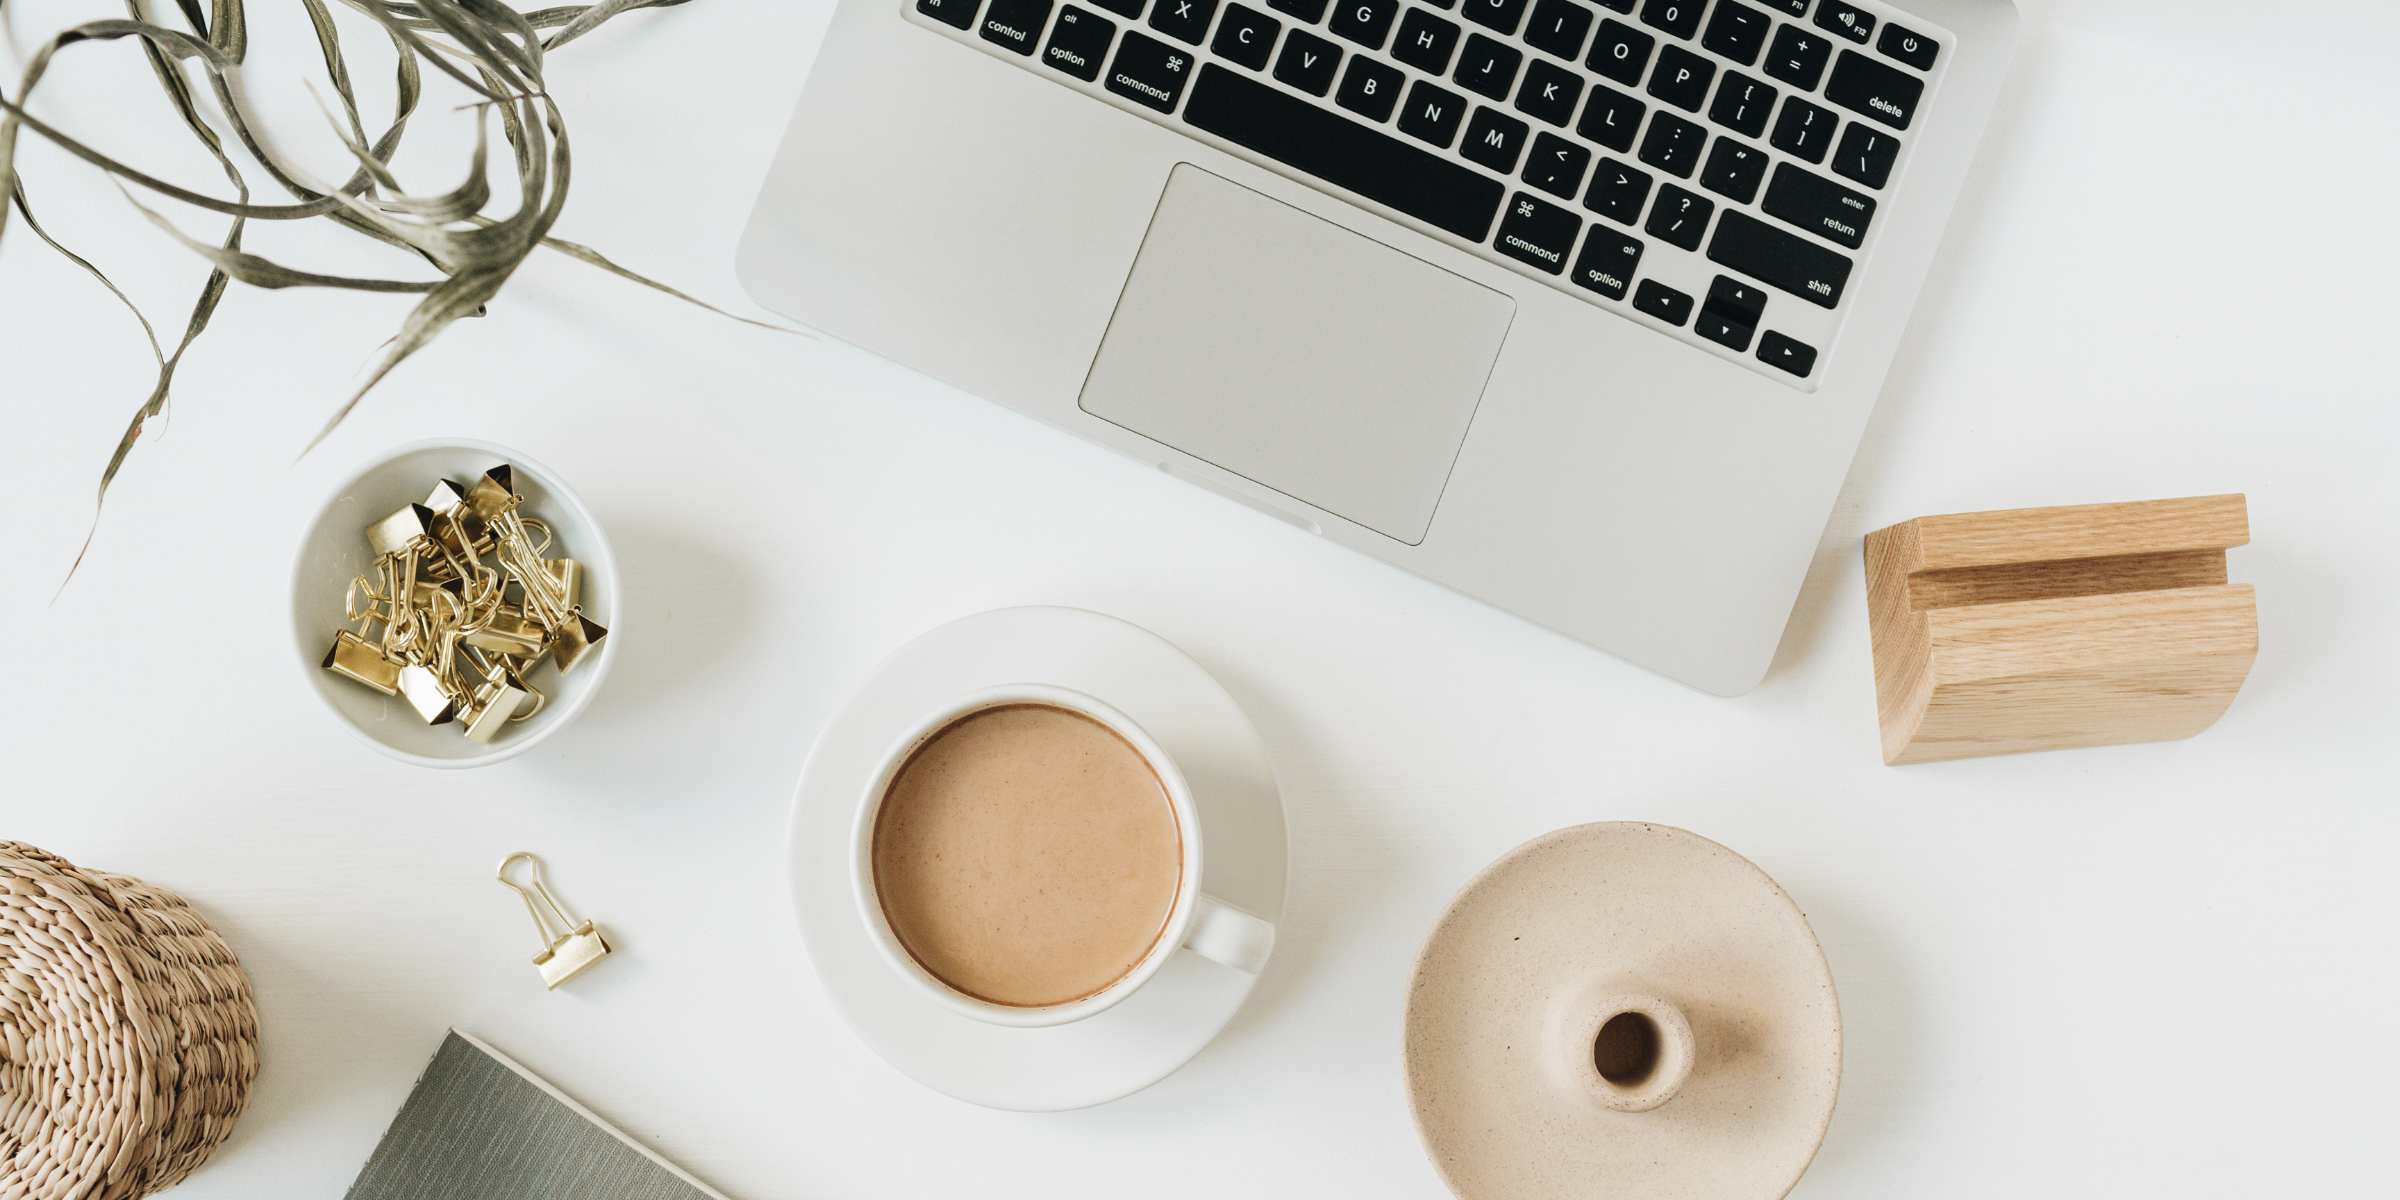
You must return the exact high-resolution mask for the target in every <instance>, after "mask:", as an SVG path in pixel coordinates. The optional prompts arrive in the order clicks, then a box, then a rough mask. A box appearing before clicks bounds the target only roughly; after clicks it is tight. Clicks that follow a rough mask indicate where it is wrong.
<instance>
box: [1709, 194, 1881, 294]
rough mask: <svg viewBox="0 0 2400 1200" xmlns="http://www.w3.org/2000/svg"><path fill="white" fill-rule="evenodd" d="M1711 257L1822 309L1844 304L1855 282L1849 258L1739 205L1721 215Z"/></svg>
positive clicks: (1711, 248)
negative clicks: (1845, 294) (1846, 292)
mask: <svg viewBox="0 0 2400 1200" xmlns="http://www.w3.org/2000/svg"><path fill="white" fill-rule="evenodd" d="M1708 259H1709V261H1710V262H1713V263H1717V264H1719V265H1721V266H1727V267H1731V268H1733V269H1734V270H1736V271H1740V272H1741V273H1742V274H1744V275H1747V276H1749V277H1751V278H1752V279H1756V280H1758V281H1759V282H1761V283H1765V284H1767V285H1768V286H1770V287H1776V288H1781V289H1782V290H1784V291H1787V292H1790V293H1791V294H1793V295H1795V296H1798V297H1800V298H1801V299H1803V300H1806V301H1808V302H1809V303H1811V304H1814V305H1817V306H1818V307H1820V308H1832V307H1833V306H1835V305H1837V304H1840V303H1841V302H1842V289H1843V288H1845V287H1847V286H1848V285H1849V283H1850V265H1851V264H1850V260H1849V259H1847V258H1845V257H1843V256H1841V255H1839V254H1836V253H1834V252H1833V251H1831V250H1828V249H1826V248H1825V247H1823V246H1820V245H1817V244H1816V243H1814V242H1811V241H1809V240H1808V239H1806V238H1803V237H1801V236H1800V235H1799V234H1796V233H1785V232H1784V231H1782V230H1780V229H1777V228H1775V227H1774V226H1772V225H1769V224H1767V223H1766V222H1764V221H1761V220H1759V219H1758V218H1756V217H1753V216H1751V215H1750V214H1748V213H1745V212H1742V211H1740V210H1738V209H1731V208H1729V209H1726V210H1725V215H1724V216H1722V217H1719V218H1718V219H1717V236H1716V239H1715V240H1714V241H1711V242H1710V243H1709V244H1708Z"/></svg>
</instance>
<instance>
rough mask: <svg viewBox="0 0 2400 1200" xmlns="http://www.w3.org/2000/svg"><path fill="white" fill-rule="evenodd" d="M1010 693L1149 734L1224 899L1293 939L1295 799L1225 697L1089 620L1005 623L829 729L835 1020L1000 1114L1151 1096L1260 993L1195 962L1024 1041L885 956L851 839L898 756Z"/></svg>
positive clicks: (808, 822)
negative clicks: (872, 785)
mask: <svg viewBox="0 0 2400 1200" xmlns="http://www.w3.org/2000/svg"><path fill="white" fill-rule="evenodd" d="M1006 683H1047V684H1054V685H1057V686H1059V687H1067V688H1073V689H1075V690H1077V691H1080V692H1084V693H1086V694H1088V695H1091V696H1094V697H1097V698H1098V699H1100V700H1102V701H1105V702H1106V703H1108V704H1111V705H1114V706H1115V707H1117V708H1118V709H1120V710H1122V711H1123V712H1124V713H1125V714H1126V715H1128V716H1130V717H1132V718H1133V719H1134V720H1135V721H1136V722H1138V723H1139V724H1140V725H1141V726H1142V727H1143V728H1144V729H1146V730H1148V731H1149V733H1150V735H1151V736H1152V737H1154V738H1156V739H1158V742H1159V744H1160V745H1162V746H1164V747H1166V749H1167V753H1168V754H1170V755H1172V756H1173V757H1174V759H1175V765H1176V766H1177V767H1179V768H1181V769H1182V771H1183V774H1184V777H1185V778H1186V779H1188V780H1189V781H1190V782H1191V786H1192V797H1193V801H1194V804H1195V805H1196V806H1197V807H1198V809H1199V811H1200V829H1201V838H1202V845H1203V847H1204V848H1205V850H1206V865H1205V866H1204V867H1203V868H1202V869H1203V870H1204V871H1205V872H1206V877H1205V878H1204V879H1203V880H1202V881H1201V886H1202V888H1203V889H1204V890H1206V891H1207V892H1208V893H1209V894H1210V895H1212V896H1216V897H1218V898H1220V899H1223V900H1225V901H1227V902H1228V903H1231V904H1233V905H1235V906H1236V907H1238V908H1241V909H1243V910H1245V911H1247V912H1251V913H1254V914H1256V915H1258V916H1260V917H1264V918H1265V919H1267V920H1269V921H1272V922H1275V923H1276V924H1278V925H1280V924H1281V923H1282V921H1283V892H1284V868H1285V842H1284V827H1283V798H1282V794H1281V793H1280V792H1278V791H1277V790H1276V787H1275V773H1274V770H1273V768H1272V767H1270V766H1269V765H1268V763H1267V753H1266V747H1265V745H1264V744H1263V743H1262V742H1260V741H1259V737H1258V731H1257V730H1256V729H1254V728H1252V727H1251V725H1250V719H1249V717H1247V716H1246V715H1244V714H1243V712H1242V710H1241V706H1239V705H1237V704H1235V703H1234V701H1233V697H1232V696H1230V695H1227V694H1226V692H1225V689H1224V688H1223V687H1221V686H1219V685H1218V684H1217V681H1216V680H1215V679H1213V678H1210V676H1209V674H1208V672H1207V671H1205V670H1202V669H1201V667H1200V664H1198V663H1196V662H1193V661H1192V660H1191V659H1190V658H1188V657H1186V656H1185V655H1184V653H1183V652H1182V651H1180V650H1177V649H1176V648H1175V647H1174V646H1172V645H1170V644H1168V643H1167V642H1166V641H1164V640H1162V639H1160V638H1159V637H1158V636H1157V635H1155V634H1152V633H1150V632H1149V631H1147V630H1144V629H1141V628H1139V627H1137V626H1133V625H1129V624H1126V623H1125V622H1123V621H1120V620H1117V619H1116V618H1114V617H1104V616H1101V615H1100V614H1098V613H1092V612H1085V611H1083V610H1081V609H1073V608H1005V609H1000V610H998V611H995V612H987V613H980V614H978V615H976V616H972V617H966V618H963V619H961V620H957V621H953V622H951V623H950V624H948V625H944V626H942V627H941V628H939V629H936V630H934V631H933V632H931V633H928V634H926V635H924V636H923V637H920V638H918V639H917V640H915V641H913V642H910V643H909V644H907V645H905V646H902V647H901V648H900V649H898V650H896V651H894V652H893V653H892V655H891V657H889V658H886V659H884V660H883V661H882V662H881V663H879V664H877V665H876V667H875V669H874V670H873V671H871V672H869V673H868V675H867V678H866V681H865V682H863V683H861V684H860V685H859V688H858V691H857V692H856V693H855V694H853V695H852V696H851V697H850V700H849V701H848V702H847V703H846V704H844V705H843V706H842V708H841V710H840V711H839V712H837V713H835V714H834V715H833V718H832V720H830V721H828V722H826V725H825V730H824V732H823V733H821V734H819V735H818V736H817V744H816V746H815V747H814V748H813V749H811V750H810V751H809V754H808V765H807V766H805V767H803V768H801V771H800V788H799V794H798V795H797V796H796V797H795V798H794V800H793V804H792V832H791V839H792V845H791V856H792V876H791V878H792V902H793V906H794V907H795V909H797V911H798V914H799V918H800V939H801V941H802V942H803V943H804V944H805V945H806V946H807V947H808V957H809V961H810V962H811V963H812V964H814V965H815V967H816V969H817V978H819V979H821V980H823V981H824V983H825V990H826V991H827V992H828V993H830V994H831V995H832V997H833V1004H834V1007H835V1008H836V1009H837V1010H839V1011H840V1012H841V1014H842V1019H843V1020H845V1021H848V1022H849V1023H850V1028H851V1030H852V1031H853V1032H855V1033H856V1034H858V1036H859V1039H860V1040H861V1041H864V1042H865V1043H866V1044H867V1046H868V1048H869V1049H872V1050H874V1051H875V1053H877V1054H879V1055H881V1056H883V1059H884V1061H885V1062H888V1063H890V1064H892V1065H893V1066H895V1067H898V1068H899V1069H900V1070H901V1071H902V1072H903V1073H905V1074H907V1075H908V1076H909V1077H910V1078H912V1079H915V1080H916V1081H917V1082H919V1083H922V1084H924V1085H925V1086H927V1087H930V1088H933V1089H934V1090H936V1091H939V1092H944V1093H947V1094H949V1095H952V1096H956V1097H957V1098H959V1099H961V1100H965V1101H969V1102H971V1103H975V1104H981V1105H985V1106H987V1107H991V1108H1006V1109H1015V1110H1017V1111H1019V1112H1057V1111H1060V1110H1062V1109H1070V1108H1088V1107H1090V1106H1091V1105H1094V1104H1105V1103H1107V1102H1108V1101H1111V1100H1115V1099H1117V1098H1119V1097H1122V1096H1127V1095H1130V1094H1132V1093H1134V1092H1138V1091H1140V1090H1142V1089H1143V1088H1146V1087H1148V1086H1150V1085H1151V1084H1153V1083H1156V1082H1158V1081H1159V1080H1161V1079H1164V1078H1166V1077H1167V1076H1168V1075H1171V1074H1173V1073H1174V1072H1175V1069H1176V1068H1178V1067H1181V1066H1182V1065H1183V1064H1185V1063H1187V1062H1190V1061H1191V1060H1192V1056H1193V1055H1196V1054H1198V1053H1200V1050H1201V1048H1202V1047H1204V1046H1206V1045H1208V1043H1209V1041H1210V1040H1211V1039H1213V1038H1215V1037H1216V1036H1217V1031H1219V1030H1221V1029H1223V1028H1225V1023H1226V1022H1227V1021H1230V1020H1232V1019H1233V1014H1234V1012H1235V1011H1236V1010H1238V1009H1239V1008H1241V1006H1242V1001H1244V1000H1245V999H1248V998H1249V995H1250V989H1251V988H1252V987H1253V986H1255V985H1256V984H1257V983H1258V976H1256V975H1246V974H1243V973H1242V972H1240V971H1236V970H1234V969H1233V968H1231V967H1226V966H1220V965H1219V964H1217V963H1214V962H1210V961H1209V960H1207V959H1205V958H1202V957H1200V956H1199V955H1197V954H1194V953H1192V952H1191V951H1188V950H1179V951H1177V952H1176V953H1175V955H1174V957H1173V958H1171V959H1169V960H1168V962H1167V965H1166V967H1165V968H1164V969H1163V970H1161V971H1160V972H1159V973H1158V974H1157V975H1156V976H1155V977H1153V978H1152V979H1151V980H1150V982H1149V983H1148V984H1146V985H1145V986H1144V987H1143V988H1142V990H1141V991H1139V992H1136V993H1134V994H1133V995H1132V996H1131V997H1129V998H1128V999H1126V1000H1125V1001H1124V1002H1123V1003H1120V1004H1118V1005H1117V1006H1116V1007H1114V1008H1111V1009H1109V1010H1107V1011H1106V1012H1103V1013H1101V1014H1099V1015H1098V1016H1094V1017H1090V1018H1088V1019H1085V1020H1082V1021H1077V1022H1075V1023H1074V1024H1071V1025H1058V1026H1052V1027H1049V1028H1046V1029H1006V1028H1002V1027H1000V1026H997V1025H987V1024H985V1023H983V1022H981V1021H977V1020H974V1019H972V1018H969V1017H965V1016H961V1015H959V1014H957V1013H953V1012H950V1011H948V1010H947V1009H944V1008H942V1007H941V1006H940V1005H938V1004H936V1003H934V1002H933V1001H932V1000H930V999H928V998H926V997H925V996H923V995H921V994H919V993H918V992H917V991H916V989H915V988H913V987H911V986H910V985H909V983H908V981H906V980H904V979H902V978H901V977H900V976H899V975H898V974H897V973H896V972H894V971H893V970H892V968H891V965H890V964H888V963H886V962H885V961H884V960H883V959H882V957H881V956H880V955H878V954H877V952H876V949H875V945H874V943H873V942H871V941H869V940H868V937H867V930H866V926H865V924H864V922H863V921H862V920H861V919H860V917H859V915H858V906H857V904H856V903H855V902H854V901H853V899H852V897H851V893H850V835H851V822H852V821H853V820H855V819H856V816H857V812H858V806H859V801H860V789H861V788H863V787H864V786H865V785H866V780H867V777H868V775H869V774H870V773H872V772H873V771H874V769H875V766H876V762H877V760H878V759H879V758H880V757H881V756H882V754H883V752H884V751H885V750H887V749H889V748H890V747H891V745H892V743H893V742H894V741H895V740H897V739H898V738H899V737H900V735H901V734H903V733H905V732H906V731H907V730H908V728H909V726H911V725H912V724H914V723H915V722H916V721H917V720H918V719H919V718H921V717H923V716H924V715H925V714H926V713H928V712H930V711H932V710H933V708H934V707H935V706H937V705H939V704H942V703H944V702H946V701H949V700H952V699H955V698H957V697H958V696H960V695H963V694H965V693H967V692H971V691H975V690H977V689H979V688H986V687H993V686H997V685H999V684H1006Z"/></svg>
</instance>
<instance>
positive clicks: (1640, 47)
mask: <svg viewBox="0 0 2400 1200" xmlns="http://www.w3.org/2000/svg"><path fill="white" fill-rule="evenodd" d="M1657 47H1658V39H1657V38H1654V37H1651V36H1650V35H1649V34H1646V33H1643V32H1642V31H1641V30H1639V29H1635V28H1634V27H1633V26H1631V25H1620V24H1618V23H1617V22H1615V21H1602V22H1600V36H1599V37H1596V38H1593V39H1592V56H1591V57H1590V58H1587V59H1585V60H1584V61H1583V65H1585V66H1587V67H1590V68H1591V69H1593V70H1595V71H1598V72H1600V73H1601V74H1603V75H1606V76H1608V77H1609V78H1610V79H1614V80H1616V81H1617V82H1618V83H1621V84H1624V85H1625V86H1626V87H1640V86H1641V84H1642V70H1643V68H1645V67H1648V66H1649V65H1650V52H1651V51H1652V50H1654V49H1656V48H1657Z"/></svg>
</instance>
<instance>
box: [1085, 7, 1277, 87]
mask: <svg viewBox="0 0 2400 1200" xmlns="http://www.w3.org/2000/svg"><path fill="white" fill-rule="evenodd" d="M1059 20H1061V21H1064V20H1066V18H1065V17H1063V16H1062V17H1060V18H1059ZM1281 32H1283V22H1281V21H1278V20H1276V19H1275V18H1273V17H1270V16H1268V15H1267V14H1265V13H1262V12H1258V11H1256V10H1254V9H1249V8H1244V7H1242V6H1241V5H1239V4H1228V5H1226V6H1225V19H1224V20H1222V21H1219V22H1217V36H1215V37H1213V38H1210V39H1209V40H1208V49H1209V52H1210V53H1212V54H1214V55H1216V56H1217V57H1218V58H1222V59H1224V60H1226V61H1227V62H1234V63H1240V64H1241V65H1243V66H1245V67H1248V68H1250V69H1251V70H1253V71H1264V70H1266V69H1267V56H1268V55H1270V54H1273V53H1274V52H1275V35H1276V34H1278V33H1281Z"/></svg>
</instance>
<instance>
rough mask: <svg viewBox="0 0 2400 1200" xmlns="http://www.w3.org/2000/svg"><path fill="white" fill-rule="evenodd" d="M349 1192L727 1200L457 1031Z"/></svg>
mask: <svg viewBox="0 0 2400 1200" xmlns="http://www.w3.org/2000/svg"><path fill="white" fill-rule="evenodd" d="M347 1200H726V1197H725V1196H724V1195H723V1194H722V1193H719V1192H717V1191H715V1190H714V1189H712V1188H710V1187H708V1186H707V1185H706V1184H703V1183H701V1182H700V1181H699V1180H697V1179H694V1178H692V1177H691V1176H690V1175H687V1174H685V1173H684V1172H683V1171H681V1170H678V1169H677V1168H676V1167H675V1166H674V1165H672V1164H670V1163H668V1162H667V1161H666V1160H665V1159H662V1158H660V1157H658V1156H657V1155H655V1154H652V1153H650V1152H649V1151H648V1150H645V1149H643V1148H642V1147H641V1146H639V1145H636V1144H635V1143H634V1141H633V1139H631V1138H629V1137H626V1136H625V1135H624V1134H622V1133H619V1132H617V1131H616V1130H615V1129H614V1128H611V1127H610V1126H609V1125H608V1124H607V1123H605V1122H603V1121H601V1120H600V1118H599V1117H597V1116H594V1115H593V1114H592V1112H591V1110H589V1109H587V1108H585V1107H583V1106H582V1105H580V1104H577V1103H575V1102H574V1101H572V1100H569V1099H567V1098H566V1097H565V1096H564V1095H562V1094H560V1093H559V1091H558V1089H556V1088H553V1087H551V1086H550V1085H549V1084H547V1083H544V1082H542V1081H541V1080H540V1079H537V1078H535V1077H534V1075H533V1073H532V1072H530V1071H527V1070H526V1069H525V1068H523V1067H521V1066H518V1065H517V1064H516V1063H514V1062H511V1061H509V1059H508V1058H507V1057H506V1056H504V1055H502V1054H501V1053H500V1052H499V1051H497V1050H494V1049H492V1048H491V1047H490V1046H487V1045H485V1044H483V1043H482V1042H480V1041H477V1040H476V1039H474V1038H472V1037H469V1036H467V1035H466V1034H463V1033H460V1032H458V1031H457V1030H455V1029H453V1030H451V1031H450V1035H449V1036H448V1037H446V1038H444V1039H442V1048H441V1049H440V1050H438V1051H436V1052H435V1053H434V1056H433V1061H432V1062H431V1063H429V1064H427V1065H426V1067H425V1073H424V1074H423V1075H421V1076H419V1077H418V1079H417V1086H416V1090H414V1091H412V1092H410V1093H409V1094H408V1102H407V1103H405V1104H403V1105H401V1106H400V1115H399V1116H396V1117H394V1118H392V1127H391V1128H390V1129H387V1130H385V1131H384V1134H383V1141H382V1143H381V1144H379V1145H377V1146H376V1147H375V1153H374V1155H373V1156H372V1157H370V1158H368V1159H367V1165H366V1166H364V1167H362V1168H360V1169H359V1172H358V1181H357V1182H356V1183H353V1184H351V1185H350V1191H349V1194H348V1197H347Z"/></svg>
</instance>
